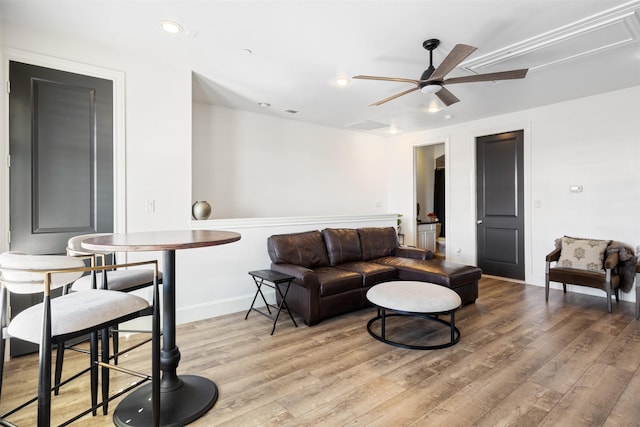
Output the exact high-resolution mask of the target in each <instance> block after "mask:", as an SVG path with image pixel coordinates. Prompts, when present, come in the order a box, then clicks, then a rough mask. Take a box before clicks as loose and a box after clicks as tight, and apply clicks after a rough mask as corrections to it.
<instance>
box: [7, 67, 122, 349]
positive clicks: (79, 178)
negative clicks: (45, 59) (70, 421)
mask: <svg viewBox="0 0 640 427" xmlns="http://www.w3.org/2000/svg"><path fill="white" fill-rule="evenodd" d="M9 79H10V93H9V151H10V155H11V163H10V165H11V167H10V175H9V182H10V195H9V197H10V231H11V234H10V236H11V238H10V244H9V245H10V248H11V250H12V251H23V252H27V253H31V254H63V253H65V248H66V243H67V240H68V239H69V238H70V237H72V236H74V235H78V234H83V233H92V232H110V231H113V90H112V85H113V82H112V81H110V80H104V79H98V78H94V77H89V76H84V75H79V74H74V73H68V72H63V71H58V70H53V69H49V68H43V67H37V66H33V65H28V64H23V63H19V62H13V61H12V62H10V65H9ZM38 300H41V297H40V296H37V297H36V296H34V297H31V296H17V295H12V296H11V309H12V313H13V314H14V315H15V314H17V313H18V312H20V311H21V310H23V309H24V308H26V307H28V306H30V305H32V304H33V303H35V302H37V301H38ZM23 344H24V343H19V342H12V344H11V354H12V355H17V354H21V353H23V352H25V351H27V349H28V347H27V348H24V347H23Z"/></svg>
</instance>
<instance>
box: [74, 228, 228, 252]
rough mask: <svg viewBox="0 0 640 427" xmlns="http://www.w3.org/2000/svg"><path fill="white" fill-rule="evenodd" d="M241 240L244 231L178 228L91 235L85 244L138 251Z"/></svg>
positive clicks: (182, 247) (108, 249) (99, 248)
mask: <svg viewBox="0 0 640 427" xmlns="http://www.w3.org/2000/svg"><path fill="white" fill-rule="evenodd" d="M238 240H240V233H236V232H233V231H218V230H175V231H147V232H135V233H115V234H110V235H106V236H99V237H91V238H89V239H86V240H84V241H83V242H82V247H83V248H85V249H89V250H95V251H114V252H136V251H164V250H176V249H189V248H201V247H205V246H216V245H224V244H227V243H232V242H236V241H238Z"/></svg>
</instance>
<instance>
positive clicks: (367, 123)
mask: <svg viewBox="0 0 640 427" xmlns="http://www.w3.org/2000/svg"><path fill="white" fill-rule="evenodd" d="M347 127H350V128H351V129H358V130H376V129H382V128H388V127H389V125H386V124H384V123H378V122H373V121H371V120H363V121H361V122H355V123H351V124H350V125H347Z"/></svg>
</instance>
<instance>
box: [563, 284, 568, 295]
mask: <svg viewBox="0 0 640 427" xmlns="http://www.w3.org/2000/svg"><path fill="white" fill-rule="evenodd" d="M562 292H563V293H565V294H566V293H567V284H566V283H563V284H562Z"/></svg>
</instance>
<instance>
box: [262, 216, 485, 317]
mask: <svg viewBox="0 0 640 427" xmlns="http://www.w3.org/2000/svg"><path fill="white" fill-rule="evenodd" d="M267 248H268V251H269V257H270V258H271V261H272V263H271V269H272V270H274V271H279V272H282V273H285V274H289V275H291V276H293V277H294V278H295V279H294V280H293V282H292V284H291V287H290V289H289V293H288V294H287V305H288V306H289V308H290V309H291V310H292V311H293V312H295V313H297V314H298V315H300V316H302V318H303V320H304V322H305V323H306V324H307V325H310V326H311V325H314V324H317V323H318V322H319V321H320V320H322V319H326V318H328V317H331V316H336V315H338V314H343V313H347V312H350V311H353V310H357V309H360V308H363V307H367V306H369V302H368V301H367V299H366V292H367V290H369V288H371V286H373V285H375V284H377V283H381V282H387V281H392V280H418V281H424V282H431V283H436V284H439V285H442V286H447V287H449V288H451V289H453V290H454V291H456V292H457V293H458V294H459V295H460V297H461V299H462V303H463V304H470V303H474V302H475V300H476V298H477V297H478V280H479V279H480V276H481V275H482V271H481V270H480V269H479V268H477V267H473V266H468V265H464V264H456V263H451V262H446V261H442V260H436V259H433V254H432V253H431V252H430V251H425V250H422V249H417V248H407V247H400V246H399V245H398V236H397V234H396V231H395V229H394V228H393V227H370V228H358V229H354V228H339V229H337V228H326V229H324V230H322V232H320V231H317V230H315V231H307V232H303V233H294V234H280V235H273V236H271V237H269V238H268V239H267Z"/></svg>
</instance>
